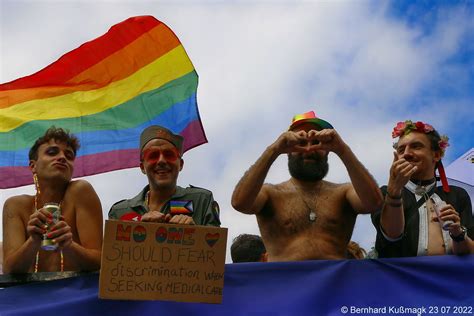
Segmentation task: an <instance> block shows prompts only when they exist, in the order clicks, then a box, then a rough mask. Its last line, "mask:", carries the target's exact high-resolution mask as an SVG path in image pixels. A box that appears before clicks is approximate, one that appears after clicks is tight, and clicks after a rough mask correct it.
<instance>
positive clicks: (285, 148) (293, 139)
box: [273, 131, 308, 155]
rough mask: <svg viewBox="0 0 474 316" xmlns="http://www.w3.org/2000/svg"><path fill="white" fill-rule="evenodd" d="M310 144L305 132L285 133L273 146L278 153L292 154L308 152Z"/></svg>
mask: <svg viewBox="0 0 474 316" xmlns="http://www.w3.org/2000/svg"><path fill="white" fill-rule="evenodd" d="M307 143H308V134H307V133H306V132H305V131H299V132H292V131H288V132H284V133H283V134H281V135H280V137H278V139H277V140H276V141H275V143H274V144H273V146H274V147H275V149H276V151H277V153H278V154H279V155H280V154H287V153H291V152H306V151H307V149H306V147H307V146H306V144H307Z"/></svg>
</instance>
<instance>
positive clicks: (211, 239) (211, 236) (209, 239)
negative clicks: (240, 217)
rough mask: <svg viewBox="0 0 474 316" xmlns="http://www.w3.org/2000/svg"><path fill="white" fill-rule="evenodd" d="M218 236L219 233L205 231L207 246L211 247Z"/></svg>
mask: <svg viewBox="0 0 474 316" xmlns="http://www.w3.org/2000/svg"><path fill="white" fill-rule="evenodd" d="M219 237H220V235H219V233H215V234H211V233H207V234H206V242H207V244H208V245H209V247H213V246H214V245H215V244H216V242H217V241H218V240H219Z"/></svg>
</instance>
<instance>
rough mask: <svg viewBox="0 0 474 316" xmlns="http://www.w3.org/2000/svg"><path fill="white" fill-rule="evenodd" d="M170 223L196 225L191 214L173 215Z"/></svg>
mask: <svg viewBox="0 0 474 316" xmlns="http://www.w3.org/2000/svg"><path fill="white" fill-rule="evenodd" d="M169 223H170V224H184V225H196V223H194V220H193V218H192V217H191V216H188V215H183V214H179V215H175V216H173V217H172V218H171V220H170V221H169Z"/></svg>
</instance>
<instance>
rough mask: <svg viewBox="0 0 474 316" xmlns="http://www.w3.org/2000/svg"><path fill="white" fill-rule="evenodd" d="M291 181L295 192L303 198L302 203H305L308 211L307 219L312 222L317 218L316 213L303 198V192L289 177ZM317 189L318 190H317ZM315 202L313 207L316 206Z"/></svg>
mask: <svg viewBox="0 0 474 316" xmlns="http://www.w3.org/2000/svg"><path fill="white" fill-rule="evenodd" d="M290 181H291V183H292V184H293V186H294V187H295V190H296V192H298V195H299V196H300V198H301V199H302V200H303V203H304V204H305V205H306V208H307V209H308V211H309V221H310V222H312V223H314V222H315V221H316V219H317V218H318V216H317V215H316V212H315V211H314V210H313V208H312V207H310V206H309V203H308V202H307V201H306V199H305V198H304V195H303V192H301V191H300V190H299V189H298V187H297V186H296V184H295V182H294V181H293V179H290ZM318 191H319V190H318ZM317 205H318V204H317V202H316V205H315V207H314V208H316V207H317Z"/></svg>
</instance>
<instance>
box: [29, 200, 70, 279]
mask: <svg viewBox="0 0 474 316" xmlns="http://www.w3.org/2000/svg"><path fill="white" fill-rule="evenodd" d="M59 210H60V211H61V202H60V203H59ZM36 211H38V193H37V194H35V212H36ZM60 256H61V262H60V268H61V272H64V255H63V251H62V250H61V251H60ZM38 267H39V250H38V252H37V253H36V258H35V269H34V272H35V273H37V272H38Z"/></svg>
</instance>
